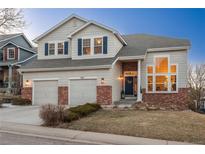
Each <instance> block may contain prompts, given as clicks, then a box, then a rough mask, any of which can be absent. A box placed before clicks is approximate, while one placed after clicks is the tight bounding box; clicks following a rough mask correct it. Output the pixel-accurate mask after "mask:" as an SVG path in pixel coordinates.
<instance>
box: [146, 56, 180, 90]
mask: <svg viewBox="0 0 205 154" xmlns="http://www.w3.org/2000/svg"><path fill="white" fill-rule="evenodd" d="M154 61H155V63H154V65H153V66H152V65H150V66H147V92H176V91H177V65H176V64H170V62H169V57H168V56H165V57H155V59H154ZM153 68H154V69H153Z"/></svg>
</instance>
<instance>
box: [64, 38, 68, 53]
mask: <svg viewBox="0 0 205 154" xmlns="http://www.w3.org/2000/svg"><path fill="white" fill-rule="evenodd" d="M64 54H65V55H67V54H68V42H67V41H66V42H64Z"/></svg>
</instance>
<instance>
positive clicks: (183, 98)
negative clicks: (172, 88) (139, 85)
mask: <svg viewBox="0 0 205 154" xmlns="http://www.w3.org/2000/svg"><path fill="white" fill-rule="evenodd" d="M142 99H143V102H146V103H147V104H148V105H155V106H159V107H163V108H165V109H177V110H186V109H188V88H179V89H178V93H171V94H164V93H146V92H145V89H143V93H142Z"/></svg>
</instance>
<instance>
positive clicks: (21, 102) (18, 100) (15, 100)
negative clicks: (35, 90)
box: [12, 97, 31, 105]
mask: <svg viewBox="0 0 205 154" xmlns="http://www.w3.org/2000/svg"><path fill="white" fill-rule="evenodd" d="M12 105H31V100H29V99H24V98H21V97H16V98H12Z"/></svg>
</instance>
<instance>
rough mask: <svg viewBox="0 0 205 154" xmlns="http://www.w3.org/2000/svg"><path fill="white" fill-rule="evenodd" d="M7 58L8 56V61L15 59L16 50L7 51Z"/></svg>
mask: <svg viewBox="0 0 205 154" xmlns="http://www.w3.org/2000/svg"><path fill="white" fill-rule="evenodd" d="M7 56H8V59H15V49H14V48H8V49H7Z"/></svg>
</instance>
